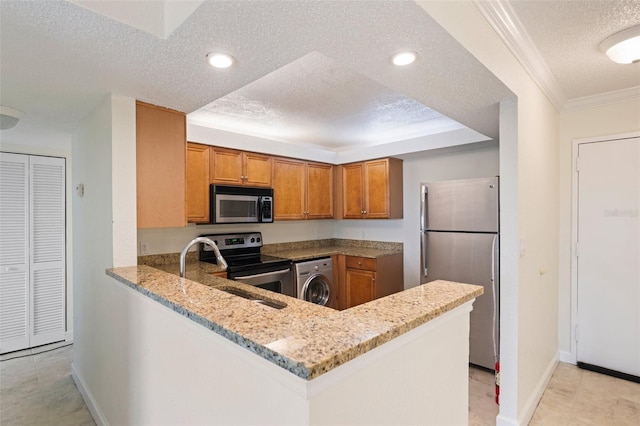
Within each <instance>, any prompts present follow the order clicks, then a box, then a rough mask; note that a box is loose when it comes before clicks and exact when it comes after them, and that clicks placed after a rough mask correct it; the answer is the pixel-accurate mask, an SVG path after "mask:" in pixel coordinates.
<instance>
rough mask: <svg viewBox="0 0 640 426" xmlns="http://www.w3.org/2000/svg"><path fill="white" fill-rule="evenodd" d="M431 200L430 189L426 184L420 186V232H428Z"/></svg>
mask: <svg viewBox="0 0 640 426" xmlns="http://www.w3.org/2000/svg"><path fill="white" fill-rule="evenodd" d="M428 199H429V188H427V185H425V184H424V183H423V184H422V185H420V230H421V231H426V230H427V209H428V208H429V206H428Z"/></svg>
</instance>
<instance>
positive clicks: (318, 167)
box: [307, 163, 333, 219]
mask: <svg viewBox="0 0 640 426" xmlns="http://www.w3.org/2000/svg"><path fill="white" fill-rule="evenodd" d="M332 217H333V166H332V165H330V164H320V163H307V219H328V218H332Z"/></svg>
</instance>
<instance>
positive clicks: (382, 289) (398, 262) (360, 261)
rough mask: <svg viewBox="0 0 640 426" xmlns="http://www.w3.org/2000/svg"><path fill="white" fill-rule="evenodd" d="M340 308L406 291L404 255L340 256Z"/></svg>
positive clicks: (338, 265)
mask: <svg viewBox="0 0 640 426" xmlns="http://www.w3.org/2000/svg"><path fill="white" fill-rule="evenodd" d="M337 267H338V287H339V289H338V303H337V306H338V309H348V308H351V307H353V306H357V305H360V304H362V303H367V302H370V301H372V300H374V299H378V298H380V297H384V296H388V295H389V294H392V293H397V292H399V291H402V290H404V269H403V264H402V253H396V254H392V255H388V256H381V257H378V258H375V259H374V258H367V257H357V256H345V255H339V256H338V262H337Z"/></svg>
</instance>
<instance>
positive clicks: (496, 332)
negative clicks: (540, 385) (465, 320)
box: [491, 234, 500, 361]
mask: <svg viewBox="0 0 640 426" xmlns="http://www.w3.org/2000/svg"><path fill="white" fill-rule="evenodd" d="M499 244H500V243H499V241H498V234H496V235H494V236H493V241H492V242H491V287H492V289H493V300H492V302H493V327H492V328H493V330H492V331H493V356H494V358H495V360H496V361H498V360H499V359H500V325H499V324H500V323H499V315H498V311H499V309H500V303H499V300H500V295H499V294H498V292H499V291H500V285H499V284H500V283H499V281H498V277H497V275H496V272H498V271H497V269H498V264H499V262H500V255H499V253H500V249H499Z"/></svg>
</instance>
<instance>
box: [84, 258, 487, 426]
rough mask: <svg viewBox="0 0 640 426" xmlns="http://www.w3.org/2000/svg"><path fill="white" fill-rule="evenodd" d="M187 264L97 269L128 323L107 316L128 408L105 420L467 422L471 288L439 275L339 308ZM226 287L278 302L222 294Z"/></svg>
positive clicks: (478, 291)
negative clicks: (182, 271)
mask: <svg viewBox="0 0 640 426" xmlns="http://www.w3.org/2000/svg"><path fill="white" fill-rule="evenodd" d="M196 265H197V262H195V263H191V264H190V265H188V266H187V277H186V278H180V277H179V276H177V275H176V274H175V273H170V272H167V271H171V267H166V266H165V267H164V268H163V269H165V270H161V269H157V268H154V267H150V266H147V265H139V266H131V267H122V268H115V269H110V270H108V271H107V274H108V275H109V276H111V277H113V278H114V279H115V280H117V281H118V282H117V283H115V282H114V285H116V286H117V287H118V291H117V292H115V293H114V294H117V299H118V300H113V301H111V302H112V303H113V304H114V306H119V307H124V308H125V310H126V313H125V315H127V317H128V318H129V321H128V322H127V323H126V324H125V323H123V322H118V321H115V322H117V323H119V324H120V327H121V330H120V332H121V339H122V344H123V347H122V348H117V349H118V350H119V351H120V350H123V348H126V351H127V354H128V356H127V357H124V358H123V365H122V369H123V371H129V372H130V374H129V376H127V380H128V382H129V383H128V386H126V392H130V395H129V396H128V398H121V400H128V401H131V402H130V404H131V406H130V407H126V408H123V409H120V410H115V411H114V410H111V411H110V412H109V414H108V415H107V413H106V412H104V413H103V415H104V420H105V421H106V423H109V424H121V423H136V424H296V425H302V424H338V423H340V424H374V423H375V424H466V423H467V418H468V412H467V409H468V408H467V407H468V366H467V362H468V345H469V342H468V335H469V312H470V311H471V308H472V306H471V305H472V303H473V301H474V299H475V298H476V297H478V296H480V295H481V294H482V288H481V287H477V286H472V285H466V284H459V283H451V282H445V281H438V282H434V283H430V284H427V285H423V286H420V287H415V288H411V289H408V290H405V291H402V292H399V293H395V294H392V295H390V296H387V297H383V298H380V299H376V300H373V301H371V302H368V303H365V304H362V305H359V306H356V307H353V308H350V309H346V310H343V311H336V310H333V309H330V308H326V307H321V306H317V305H313V304H310V303H307V302H304V301H301V300H298V299H294V298H290V297H287V296H284V295H280V294H276V293H272V292H268V291H265V290H261V289H257V288H253V287H250V286H246V285H244V284H241V283H237V282H234V281H229V280H226V279H223V278H220V277H217V276H215V275H213V274H212V273H211V272H215V271H213V270H206V269H204V268H199V267H195V266H196ZM189 266H191V268H189ZM234 288H235V289H237V290H240V291H247V292H251V293H254V294H256V295H257V296H259V297H262V298H264V299H266V300H268V301H272V302H275V303H276V304H278V303H279V304H285V305H286V306H285V307H284V308H282V309H274V308H273V307H270V306H265V305H262V304H256V303H254V302H252V301H250V300H247V299H245V298H242V297H238V296H236V295H233V294H230V293H228V292H227V291H221V290H229V289H234ZM114 315H116V313H115V311H114ZM114 326H118V325H117V324H116V325H114ZM158 372H160V373H158ZM114 374H115V375H116V376H119V375H121V374H122V373H121V372H114ZM97 405H98V406H99V405H100V404H97Z"/></svg>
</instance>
